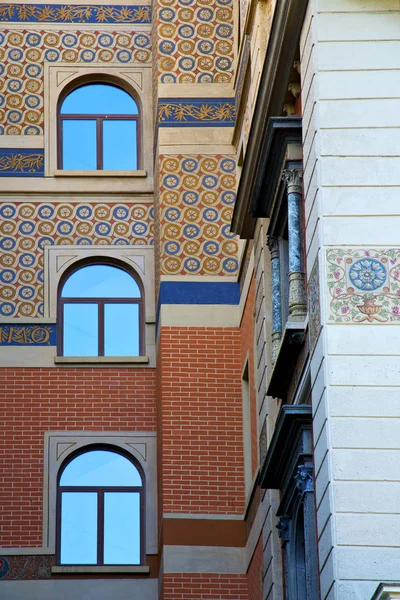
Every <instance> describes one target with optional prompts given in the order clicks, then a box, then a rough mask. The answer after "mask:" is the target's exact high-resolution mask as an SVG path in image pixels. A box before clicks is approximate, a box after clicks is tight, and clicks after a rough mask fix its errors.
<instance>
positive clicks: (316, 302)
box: [307, 256, 321, 352]
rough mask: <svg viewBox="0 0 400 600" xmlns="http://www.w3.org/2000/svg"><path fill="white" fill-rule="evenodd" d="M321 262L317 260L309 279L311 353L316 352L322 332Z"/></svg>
mask: <svg viewBox="0 0 400 600" xmlns="http://www.w3.org/2000/svg"><path fill="white" fill-rule="evenodd" d="M318 263H319V261H318V256H317V258H316V259H315V262H314V266H313V268H312V269H311V273H310V277H309V278H308V293H307V298H308V323H309V326H308V335H309V338H310V352H312V351H313V350H314V347H315V344H316V343H317V340H318V337H319V332H320V330H321V304H320V292H319V264H318Z"/></svg>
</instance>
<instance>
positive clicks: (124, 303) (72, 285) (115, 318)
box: [58, 263, 144, 356]
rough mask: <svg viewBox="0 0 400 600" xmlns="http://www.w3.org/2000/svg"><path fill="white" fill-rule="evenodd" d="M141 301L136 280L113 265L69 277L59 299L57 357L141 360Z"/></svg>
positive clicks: (92, 266)
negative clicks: (112, 357) (128, 358)
mask: <svg viewBox="0 0 400 600" xmlns="http://www.w3.org/2000/svg"><path fill="white" fill-rule="evenodd" d="M143 321H144V319H143V297H142V292H141V286H140V285H139V283H138V282H137V281H136V279H134V277H133V276H132V275H131V273H129V272H128V271H126V270H125V269H123V268H122V267H120V266H116V265H114V264H104V263H99V264H84V265H83V266H82V265H80V266H79V267H78V268H75V269H74V270H73V271H72V272H71V271H67V273H66V276H65V277H64V278H63V279H62V280H61V285H60V297H59V323H60V329H59V348H58V352H59V355H62V356H140V355H142V354H143Z"/></svg>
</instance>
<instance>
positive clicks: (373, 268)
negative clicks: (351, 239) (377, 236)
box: [326, 248, 400, 324]
mask: <svg viewBox="0 0 400 600" xmlns="http://www.w3.org/2000/svg"><path fill="white" fill-rule="evenodd" d="M326 258H327V283H328V290H329V295H330V303H329V316H328V322H331V323H375V324H381V323H389V324H394V323H400V248H388V249H383V248H381V249H376V248H373V249H366V248H357V249H353V248H332V249H329V250H327V254H326Z"/></svg>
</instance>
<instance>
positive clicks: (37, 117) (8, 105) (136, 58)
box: [0, 30, 151, 135]
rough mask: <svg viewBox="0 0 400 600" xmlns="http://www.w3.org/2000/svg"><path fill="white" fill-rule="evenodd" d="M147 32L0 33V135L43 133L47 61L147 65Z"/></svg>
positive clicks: (148, 37) (6, 31) (149, 52)
mask: <svg viewBox="0 0 400 600" xmlns="http://www.w3.org/2000/svg"><path fill="white" fill-rule="evenodd" d="M150 45H151V41H150V34H149V33H147V32H142V31H140V32H136V33H135V32H131V31H130V32H127V31H123V30H121V31H112V32H107V33H105V32H100V31H75V32H74V31H68V32H65V31H62V30H59V31H57V30H52V31H44V30H40V31H32V30H29V31H27V30H21V31H20V30H13V31H9V30H5V31H3V32H0V134H4V133H6V134H8V135H21V134H24V135H41V134H43V70H44V64H45V62H48V63H56V62H61V63H64V64H65V63H67V64H71V65H73V64H76V63H81V64H82V63H87V64H90V63H103V64H108V63H119V64H127V63H128V64H131V63H132V62H137V63H143V64H148V63H150V61H151V49H150Z"/></svg>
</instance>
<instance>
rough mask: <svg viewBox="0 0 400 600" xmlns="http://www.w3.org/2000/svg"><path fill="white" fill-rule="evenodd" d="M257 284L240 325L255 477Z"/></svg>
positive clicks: (256, 434)
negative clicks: (255, 330)
mask: <svg viewBox="0 0 400 600" xmlns="http://www.w3.org/2000/svg"><path fill="white" fill-rule="evenodd" d="M254 306H255V283H254V276H253V279H252V281H251V284H250V287H249V292H248V294H247V300H246V304H245V307H244V311H243V316H242V322H241V324H240V335H241V360H242V368H243V365H244V361H245V360H246V356H247V354H248V356H249V391H250V424H251V463H252V474H253V477H254V475H255V472H256V470H257V467H258V454H257V453H258V433H257V399H256V390H255V382H254V316H253V311H254Z"/></svg>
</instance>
